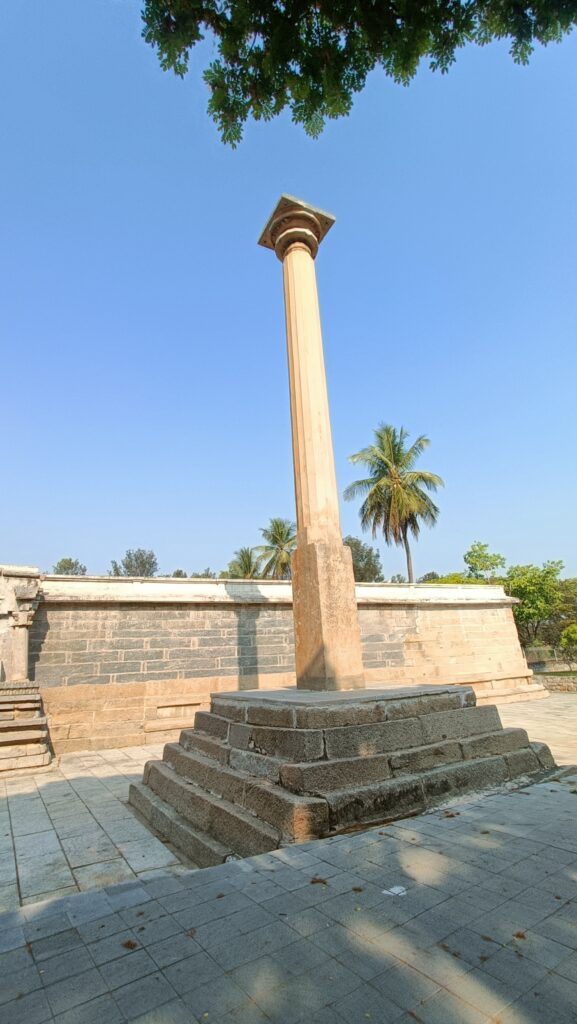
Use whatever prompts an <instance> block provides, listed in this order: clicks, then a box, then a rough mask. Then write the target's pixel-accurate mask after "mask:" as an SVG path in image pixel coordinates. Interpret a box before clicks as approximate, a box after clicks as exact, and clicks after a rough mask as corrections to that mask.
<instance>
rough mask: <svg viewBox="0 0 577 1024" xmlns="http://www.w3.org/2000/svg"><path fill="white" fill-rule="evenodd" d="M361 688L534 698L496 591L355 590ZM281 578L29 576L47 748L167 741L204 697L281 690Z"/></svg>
mask: <svg viewBox="0 0 577 1024" xmlns="http://www.w3.org/2000/svg"><path fill="white" fill-rule="evenodd" d="M357 602H358V609H359V619H360V625H361V634H362V640H363V659H364V664H365V669H366V674H367V681H368V683H369V685H379V684H387V683H397V684H398V683H404V684H411V683H414V684H419V683H435V682H437V683H443V684H446V683H471V684H473V685H474V686H475V690H476V692H477V696H478V699H479V702H480V703H482V702H492V701H494V700H496V699H499V700H501V699H507V700H509V699H521V698H524V699H526V697H527V696H529V695H535V696H541V695H545V691H544V690H543V688H542V687H541V686H540V685H539V686H537V685H535V684H533V681H532V679H531V672H530V670H529V669H528V668H527V663H526V661H525V659H524V657H523V654H522V652H521V649H520V647H519V642H518V639H517V631H516V629H515V624H514V621H513V615H512V602H511V600H510V599H509V598H507V597H506V596H505V594H504V592H503V590H502V589H501V588H500V587H487V586H434V585H431V586H423V585H421V586H410V585H390V584H389V585H386V584H359V585H358V586H357ZM293 654H294V644H293V627H292V597H291V588H290V584H287V583H277V582H274V581H266V582H264V581H263V582H258V583H257V582H252V581H222V580H202V581H201V580H196V581H191V580H178V579H175V580H172V579H168V580H167V579H149V580H132V579H114V578H88V577H54V576H46V577H42V578H41V581H40V603H39V606H38V608H37V610H36V613H35V616H34V620H33V623H32V627H31V630H30V645H29V674H30V676H31V678H33V679H34V680H35V681H36V683H37V684H39V686H40V691H41V693H42V697H43V701H44V706H45V710H46V712H47V714H48V716H49V721H50V734H51V738H52V743H53V745H54V748H55V750H56V751H57V752H58V751H65V750H78V749H87V748H90V747H93V748H98V747H104V746H121V745H128V744H138V743H142V742H157V741H162V740H164V739H173V738H176V737H177V736H178V733H179V730H180V729H181V728H182V727H186V726H190V725H191V723H192V720H193V717H194V712H195V711H196V710H198V709H199V708H204V707H207V706H208V702H209V694H210V693H211V692H215V691H218V692H222V691H226V690H235V689H251V688H255V687H260V688H277V687H281V686H287V685H294V681H295V680H294V669H293Z"/></svg>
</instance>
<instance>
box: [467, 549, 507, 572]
mask: <svg viewBox="0 0 577 1024" xmlns="http://www.w3.org/2000/svg"><path fill="white" fill-rule="evenodd" d="M463 560H464V562H465V565H466V566H467V568H468V570H469V576H472V577H473V578H474V579H477V580H480V579H485V580H489V579H493V578H494V577H495V576H496V574H497V569H504V568H505V558H504V557H503V555H498V554H492V553H491V552H490V551H489V545H488V544H482V543H481V541H480V540H476V541H475V542H474V543H473V544H471V547H470V548H469V550H468V551H466V552H465V554H464V555H463Z"/></svg>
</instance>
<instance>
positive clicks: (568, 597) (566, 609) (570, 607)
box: [540, 578, 577, 647]
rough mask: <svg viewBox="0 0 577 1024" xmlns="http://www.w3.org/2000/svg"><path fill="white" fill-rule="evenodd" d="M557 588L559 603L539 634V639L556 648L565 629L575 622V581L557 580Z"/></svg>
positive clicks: (576, 618)
mask: <svg viewBox="0 0 577 1024" xmlns="http://www.w3.org/2000/svg"><path fill="white" fill-rule="evenodd" d="M558 586H559V603H558V605H557V607H556V609H555V610H554V611H553V613H552V614H551V615H550V617H549V618H548V619H547V622H545V623H543V626H542V627H541V632H540V639H542V641H543V643H545V644H550V646H551V647H558V646H559V643H560V640H561V636H562V634H563V631H564V630H565V628H566V627H567V626H569V625H571V624H572V623H574V622H577V579H575V578H569V579H565V580H559V584H558Z"/></svg>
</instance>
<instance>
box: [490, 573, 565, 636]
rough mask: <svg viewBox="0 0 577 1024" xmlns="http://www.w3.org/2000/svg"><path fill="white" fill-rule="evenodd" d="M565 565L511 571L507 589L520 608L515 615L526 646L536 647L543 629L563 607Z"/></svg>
mask: <svg viewBox="0 0 577 1024" xmlns="http://www.w3.org/2000/svg"><path fill="white" fill-rule="evenodd" d="M562 568H563V562H545V563H544V564H543V567H542V568H539V566H538V565H512V566H510V568H509V569H508V570H507V576H506V579H505V581H504V582H505V589H506V591H507V593H508V594H510V595H511V596H512V597H517V598H518V599H519V601H520V604H517V605H515V607H514V608H513V614H514V616H515V621H516V623H517V629H518V630H519V639H520V640H521V643H522V644H525V645H527V644H532V643H535V642H536V641H537V640H538V639H539V636H540V634H541V630H542V628H543V625H544V624H545V623H546V622H547V621H548V620H550V619H551V618H552V616H553V615H554V614H555V612H557V611H558V609H559V605H560V603H561V594H560V589H559V574H560V572H561V570H562Z"/></svg>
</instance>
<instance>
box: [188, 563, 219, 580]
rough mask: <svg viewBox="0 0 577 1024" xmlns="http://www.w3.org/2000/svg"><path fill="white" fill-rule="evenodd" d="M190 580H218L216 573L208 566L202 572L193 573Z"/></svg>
mask: <svg viewBox="0 0 577 1024" xmlns="http://www.w3.org/2000/svg"><path fill="white" fill-rule="evenodd" d="M189 579H191V580H215V579H216V573H215V572H213V570H212V569H211V568H210V567H209V566H207V567H206V569H203V570H202V572H191V574H190V576H189Z"/></svg>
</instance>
